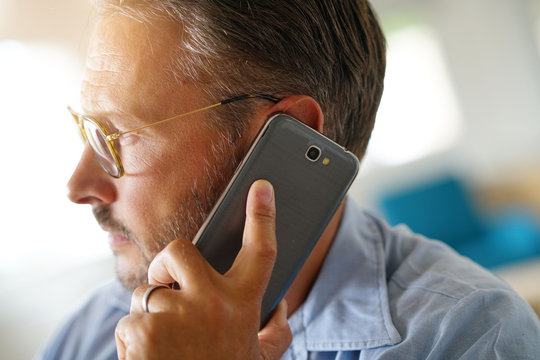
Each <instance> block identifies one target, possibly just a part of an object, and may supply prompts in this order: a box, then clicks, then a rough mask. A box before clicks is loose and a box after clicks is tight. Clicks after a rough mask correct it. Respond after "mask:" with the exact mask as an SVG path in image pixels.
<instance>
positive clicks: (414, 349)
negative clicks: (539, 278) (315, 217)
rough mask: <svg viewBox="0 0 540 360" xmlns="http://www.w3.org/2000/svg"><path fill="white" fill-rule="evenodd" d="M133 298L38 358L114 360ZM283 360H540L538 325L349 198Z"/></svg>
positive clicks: (94, 304) (109, 303)
mask: <svg viewBox="0 0 540 360" xmlns="http://www.w3.org/2000/svg"><path fill="white" fill-rule="evenodd" d="M129 303H130V294H129V293H128V292H126V291H125V290H123V289H122V288H121V285H120V284H119V283H118V282H113V283H111V284H109V285H107V286H105V287H104V288H102V289H101V290H100V291H98V292H97V293H96V294H95V296H94V297H93V298H92V299H90V301H89V302H88V303H87V304H86V305H85V306H84V307H83V308H82V309H81V310H80V311H79V312H77V313H76V314H75V315H74V316H73V317H72V319H71V320H70V321H68V323H67V325H66V326H65V327H64V328H63V329H62V330H61V331H60V333H59V334H58V335H57V336H56V338H55V339H54V340H53V341H52V342H51V343H50V345H49V346H48V347H47V349H46V350H45V352H44V353H43V359H97V360H100V359H115V358H116V350H115V340H114V328H115V324H116V323H117V321H118V320H119V319H120V318H121V317H123V316H124V315H126V314H127V313H128V312H129ZM289 323H290V325H291V329H292V331H293V342H292V344H291V346H290V348H289V349H288V350H287V352H286V353H285V355H284V356H283V359H286V360H297V359H313V360H322V359H339V360H346V359H475V360H477V359H517V358H519V359H538V358H540V322H539V321H538V318H537V316H536V315H535V314H534V312H533V311H532V309H531V308H530V307H529V306H528V305H527V304H526V303H525V302H524V301H523V300H522V299H521V298H520V297H519V295H517V294H516V293H515V292H514V291H513V290H512V289H511V288H510V287H509V286H508V285H506V284H505V283H504V282H502V281H501V280H499V279H498V278H496V277H495V276H494V275H492V274H491V273H490V272H488V271H487V270H485V269H483V268H481V267H479V266H478V265H476V264H474V263H473V262H471V261H469V260H468V259H466V258H463V257H461V256H459V255H458V254H456V253H455V252H454V251H453V250H451V249H450V248H449V247H447V246H446V245H444V244H442V243H440V242H436V241H432V240H428V239H425V238H424V237H422V236H419V235H416V234H413V233H411V232H410V231H409V230H408V229H407V228H406V227H404V226H399V227H395V228H391V227H389V226H388V225H387V224H386V223H385V222H384V221H382V220H381V219H379V218H377V217H375V216H373V215H371V214H369V213H367V212H365V211H362V210H361V209H359V208H358V207H357V205H356V204H355V203H354V202H353V201H352V199H350V198H349V199H347V202H346V207H345V212H344V216H343V219H342V222H341V225H340V228H339V231H338V233H337V236H336V238H335V240H334V243H333V244H332V247H331V248H330V251H329V253H328V255H327V257H326V259H325V262H324V264H323V267H322V269H321V272H320V274H319V276H318V278H317V280H316V282H315V284H314V285H313V288H312V289H311V291H310V293H309V295H308V297H307V299H306V301H305V302H304V304H303V305H302V306H301V307H300V308H299V309H298V310H297V311H296V312H295V313H294V314H293V315H292V316H291V317H290V319H289Z"/></svg>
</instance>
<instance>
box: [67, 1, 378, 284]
mask: <svg viewBox="0 0 540 360" xmlns="http://www.w3.org/2000/svg"><path fill="white" fill-rule="evenodd" d="M96 7H97V9H98V12H99V17H98V21H97V23H96V27H95V30H94V32H93V34H92V37H91V41H90V46H89V51H88V58H87V66H86V75H85V80H84V82H83V87H82V106H83V110H84V112H85V113H86V114H88V115H91V116H92V117H93V118H95V119H96V120H97V121H99V122H101V123H102V124H103V125H105V127H106V128H107V129H108V130H109V131H111V132H113V131H122V130H128V129H131V128H134V127H137V126H140V125H143V124H145V123H150V122H154V121H157V120H161V119H165V118H168V117H171V116H174V115H177V114H181V113H184V112H187V111H190V110H194V109H197V108H200V107H203V106H205V105H209V104H211V103H215V102H217V101H219V100H222V99H226V98H230V97H234V96H238V95H241V94H246V93H268V94H272V95H276V96H279V97H282V98H284V100H283V101H282V102H280V103H278V104H273V103H271V102H268V101H265V100H256V99H251V100H244V101H239V102H235V103H231V104H229V105H224V106H221V107H219V108H215V109H211V110H208V111H207V112H204V113H198V114H194V115H191V116H189V117H186V118H183V119H181V120H175V121H172V122H169V123H166V124H162V125H159V126H155V127H152V128H148V129H144V130H141V131H139V132H135V133H132V134H129V135H126V136H124V137H121V138H119V139H118V140H115V141H116V142H115V146H116V147H117V148H118V149H119V153H120V154H119V155H120V157H121V160H122V162H123V164H124V169H125V176H123V177H121V178H119V179H114V178H112V177H110V176H109V175H108V174H106V173H105V171H103V170H102V169H101V168H100V166H99V164H98V162H97V161H96V160H95V159H94V157H93V155H92V153H91V150H90V149H89V148H88V147H87V148H86V149H85V152H84V153H83V157H82V158H81V162H80V163H79V166H78V168H77V170H76V171H75V173H74V175H73V177H72V179H71V181H70V184H69V188H70V198H71V199H72V200H73V201H75V202H78V203H89V204H91V205H92V206H93V209H94V213H95V215H96V218H97V219H98V221H99V222H100V224H101V225H102V226H103V227H104V228H105V229H106V230H107V231H109V232H110V233H111V241H112V246H113V249H114V251H115V253H116V254H117V256H118V266H117V267H118V273H119V276H120V279H121V280H122V281H123V283H124V284H125V285H126V287H128V288H134V287H136V286H138V285H139V284H141V283H144V282H145V281H146V270H147V266H148V263H149V261H151V259H152V258H153V256H154V255H155V254H156V253H157V252H158V251H159V250H160V249H161V248H163V247H164V245H165V244H167V243H168V242H169V241H171V240H173V239H174V238H177V237H185V238H192V237H193V236H194V235H195V233H196V231H197V229H198V227H199V226H200V225H201V224H202V222H203V221H204V218H205V217H206V214H207V213H208V212H209V210H210V209H211V207H212V206H213V204H214V203H215V201H216V199H217V197H218V196H219V194H220V192H221V191H222V190H223V189H224V187H225V185H226V183H227V181H228V180H229V179H230V177H231V176H232V173H233V171H234V169H235V167H236V165H237V164H238V163H239V161H240V159H241V157H242V155H243V154H244V153H245V151H246V150H247V148H248V146H249V144H250V142H251V140H252V139H253V137H254V136H255V134H256V132H257V130H258V129H259V128H260V126H261V125H262V123H263V122H264V121H265V120H266V118H267V117H268V116H269V115H270V114H272V113H275V112H289V113H290V114H291V115H293V116H296V117H297V118H299V120H301V121H304V122H306V123H308V124H309V125H311V126H313V127H316V128H317V129H318V130H322V131H323V132H324V133H325V134H326V135H327V136H329V137H330V138H332V139H334V140H335V141H337V142H338V143H340V144H341V145H344V146H346V147H347V148H349V149H351V150H352V151H354V152H355V153H356V154H357V156H359V157H362V156H363V154H364V152H365V148H366V146H367V142H368V140H369V135H370V133H371V130H372V127H373V122H374V118H375V112H376V109H377V107H378V104H379V100H380V97H381V93H382V87H383V77H384V68H385V56H384V53H385V43H384V38H383V36H382V33H381V31H380V28H379V26H378V23H377V21H376V19H375V17H374V15H373V13H372V11H371V9H370V8H369V5H368V4H367V2H366V1H352V0H350V1H349V0H332V1H318V0H299V1H294V2H290V1H277V2H276V0H273V1H270V0H268V1H267V0H263V1H249V0H246V1H238V2H232V1H224V0H222V1H220V0H214V1H211V0H207V1H200V0H198V1H179V0H178V1H172V0H170V1H159V0H155V1H152V0H133V1H129V0H128V1H113V0H100V1H97V2H96ZM322 114H324V129H323V119H322Z"/></svg>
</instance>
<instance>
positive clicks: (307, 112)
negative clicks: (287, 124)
mask: <svg viewBox="0 0 540 360" xmlns="http://www.w3.org/2000/svg"><path fill="white" fill-rule="evenodd" d="M278 113H282V114H287V115H290V116H292V117H293V118H295V119H297V120H299V121H301V122H303V123H304V124H306V125H307V126H309V127H311V128H313V129H315V130H317V131H318V132H320V133H323V130H324V117H323V113H322V110H321V107H320V106H319V103H318V102H317V101H315V99H313V98H312V97H310V96H307V95H291V96H287V97H285V98H283V99H282V100H280V101H279V102H278V103H276V104H274V105H272V106H268V107H265V108H264V109H263V110H261V111H260V112H258V113H257V114H256V115H255V116H254V118H253V119H252V120H251V122H250V124H249V125H248V128H247V129H246V132H245V133H244V139H246V143H245V145H244V146H246V149H247V146H249V144H250V143H251V141H252V140H253V138H255V135H257V133H258V132H259V129H260V128H261V127H262V126H263V124H264V123H265V122H266V120H268V119H269V118H270V117H271V116H272V115H274V114H278Z"/></svg>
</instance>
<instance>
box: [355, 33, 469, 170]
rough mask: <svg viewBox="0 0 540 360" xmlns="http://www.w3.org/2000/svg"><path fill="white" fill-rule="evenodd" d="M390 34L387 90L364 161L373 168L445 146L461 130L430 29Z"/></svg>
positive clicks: (455, 107) (402, 162)
mask: <svg viewBox="0 0 540 360" xmlns="http://www.w3.org/2000/svg"><path fill="white" fill-rule="evenodd" d="M387 39H388V60H387V71H386V78H385V90H384V94H383V97H382V101H381V106H380V108H379V112H378V115H377V120H376V123H375V129H374V131H373V135H372V138H371V141H370V145H369V148H368V152H367V155H366V159H365V160H364V162H365V167H366V168H368V169H369V168H370V167H376V166H397V165H401V164H405V163H408V162H412V161H414V160H417V159H420V158H422V157H425V156H427V155H430V154H432V153H435V152H438V151H441V150H444V149H446V148H448V147H450V146H452V145H453V144H454V143H455V142H456V141H457V140H458V138H459V136H460V131H461V117H460V114H459V111H458V106H457V101H456V97H455V94H454V93H453V90H452V86H451V81H450V78H449V75H448V73H447V71H446V68H445V64H444V59H443V55H442V51H441V49H440V47H439V43H438V41H437V39H436V36H435V34H434V33H433V31H432V30H431V28H429V27H427V26H423V25H412V26H407V27H402V28H400V29H398V30H397V31H394V32H391V33H389V34H387ZM368 171H369V170H368Z"/></svg>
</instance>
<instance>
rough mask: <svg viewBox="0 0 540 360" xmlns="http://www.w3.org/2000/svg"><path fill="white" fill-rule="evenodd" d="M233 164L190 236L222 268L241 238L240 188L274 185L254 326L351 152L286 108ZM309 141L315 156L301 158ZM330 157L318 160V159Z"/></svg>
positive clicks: (308, 243) (335, 195) (326, 208)
mask: <svg viewBox="0 0 540 360" xmlns="http://www.w3.org/2000/svg"><path fill="white" fill-rule="evenodd" d="M258 138H259V141H258V142H257V141H256V142H255V143H256V146H254V145H252V147H251V149H250V153H248V154H249V156H247V157H246V158H245V159H244V161H243V162H242V164H241V165H240V166H239V168H238V170H237V172H236V174H235V176H234V177H233V179H232V180H231V183H230V184H229V186H228V188H227V190H226V191H225V192H224V194H225V195H224V196H222V198H221V199H220V201H218V203H217V205H216V207H215V208H214V210H213V212H212V214H211V215H210V216H209V220H207V222H206V223H205V225H203V227H202V228H201V230H200V231H199V233H198V234H197V236H196V238H195V240H194V243H195V244H196V246H197V247H198V248H199V250H200V251H201V253H202V254H203V256H204V257H205V258H206V259H207V260H208V262H209V263H210V264H211V265H212V266H213V267H214V268H215V269H216V270H217V271H219V272H220V273H225V272H226V271H227V270H228V269H229V268H230V267H231V265H232V263H233V262H234V259H235V258H236V256H237V254H238V251H239V250H240V248H241V246H242V234H243V230H244V222H245V209H246V200H247V194H248V191H249V188H250V186H251V184H252V183H253V182H254V181H256V180H258V179H266V180H268V181H269V182H270V183H272V185H273V187H274V193H275V200H276V236H277V243H278V254H277V259H276V263H275V265H274V269H273V273H272V276H271V279H270V282H269V285H268V288H267V290H266V293H265V295H264V298H263V303H262V312H261V326H262V325H264V324H265V323H266V322H267V321H268V319H269V318H270V316H271V314H272V312H273V310H274V309H275V308H276V307H277V305H278V304H279V302H280V301H281V299H282V298H283V296H284V295H285V293H286V291H287V289H288V288H289V286H290V285H291V283H292V281H293V280H294V278H295V277H296V275H297V273H298V271H299V270H300V268H301V267H302V265H303V263H304V262H305V260H306V259H307V257H308V255H309V253H310V252H311V250H312V249H313V247H314V245H315V244H316V242H317V240H318V239H319V237H320V235H321V234H322V232H323V230H324V229H325V228H326V226H327V225H328V222H329V221H330V219H331V218H332V216H333V214H334V212H335V211H336V210H337V208H338V206H339V204H340V203H341V201H342V199H343V197H344V196H345V194H346V192H347V190H348V189H349V186H350V185H351V183H352V181H353V180H354V178H355V176H356V174H357V172H358V160H357V158H356V157H355V156H354V155H353V154H351V153H350V152H347V151H345V150H344V149H343V148H342V147H341V146H339V145H338V144H336V143H334V142H333V141H331V140H329V139H328V138H326V137H324V136H323V135H321V134H320V133H318V132H317V131H315V130H313V129H311V128H309V127H307V126H306V125H304V124H302V123H301V122H299V121H297V120H295V119H293V118H290V117H289V116H286V115H277V116H275V117H273V118H272V119H270V120H269V121H268V123H267V125H266V127H265V129H263V130H261V133H260V134H259V135H258ZM311 145H315V146H317V147H318V148H319V149H321V156H320V158H319V160H318V161H316V162H311V161H309V160H308V159H307V158H306V151H307V149H308V148H309V147H310V146H311ZM325 158H327V159H328V160H329V163H328V164H326V165H325V164H323V161H324V159H325Z"/></svg>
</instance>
